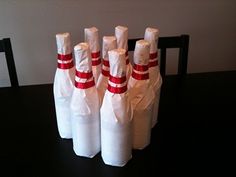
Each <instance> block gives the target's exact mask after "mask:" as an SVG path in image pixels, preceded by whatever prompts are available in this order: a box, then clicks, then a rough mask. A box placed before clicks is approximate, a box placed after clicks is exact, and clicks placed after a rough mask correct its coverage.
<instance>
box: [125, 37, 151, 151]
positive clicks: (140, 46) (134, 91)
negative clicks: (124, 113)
mask: <svg viewBox="0 0 236 177" xmlns="http://www.w3.org/2000/svg"><path fill="white" fill-rule="evenodd" d="M149 51H150V44H149V42H147V41H144V40H139V41H137V42H136V45H135V50H134V66H133V71H132V74H131V77H130V79H129V82H128V89H129V94H130V100H131V105H132V108H133V110H134V113H133V126H134V127H133V148H134V149H143V148H145V147H146V146H148V145H149V143H150V138H151V126H152V108H153V101H154V96H155V94H154V92H153V89H152V87H151V86H150V83H149V72H148V61H149Z"/></svg>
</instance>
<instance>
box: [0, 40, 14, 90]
mask: <svg viewBox="0 0 236 177" xmlns="http://www.w3.org/2000/svg"><path fill="white" fill-rule="evenodd" d="M0 52H4V53H5V57H6V61H7V68H8V72H9V76H10V82H11V86H12V87H14V88H16V87H19V83H18V78H17V73H16V67H15V62H14V57H13V52H12V46H11V40H10V38H4V39H2V40H0Z"/></svg>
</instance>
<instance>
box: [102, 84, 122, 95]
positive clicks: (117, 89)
mask: <svg viewBox="0 0 236 177" xmlns="http://www.w3.org/2000/svg"><path fill="white" fill-rule="evenodd" d="M107 90H108V91H109V92H111V93H118V94H121V93H124V92H126V91H127V85H125V86H123V87H113V86H111V85H109V84H108V87H107Z"/></svg>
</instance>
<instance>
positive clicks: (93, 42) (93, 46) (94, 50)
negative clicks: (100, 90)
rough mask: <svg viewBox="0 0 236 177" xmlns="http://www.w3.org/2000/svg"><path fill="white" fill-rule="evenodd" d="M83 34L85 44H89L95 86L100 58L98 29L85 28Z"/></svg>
mask: <svg viewBox="0 0 236 177" xmlns="http://www.w3.org/2000/svg"><path fill="white" fill-rule="evenodd" d="M84 34H85V42H87V43H88V44H89V47H90V51H91V57H92V71H93V76H94V81H95V84H96V83H97V80H98V77H99V75H100V73H101V57H100V45H99V36H98V29H97V28H96V27H91V28H85V29H84Z"/></svg>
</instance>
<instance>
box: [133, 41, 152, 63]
mask: <svg viewBox="0 0 236 177" xmlns="http://www.w3.org/2000/svg"><path fill="white" fill-rule="evenodd" d="M149 52H150V43H149V42H147V41H145V40H139V41H137V42H136V45H135V50H134V63H135V64H138V65H147V64H148V62H149Z"/></svg>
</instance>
